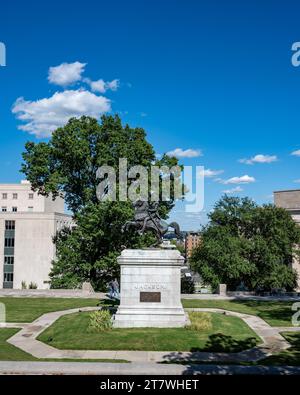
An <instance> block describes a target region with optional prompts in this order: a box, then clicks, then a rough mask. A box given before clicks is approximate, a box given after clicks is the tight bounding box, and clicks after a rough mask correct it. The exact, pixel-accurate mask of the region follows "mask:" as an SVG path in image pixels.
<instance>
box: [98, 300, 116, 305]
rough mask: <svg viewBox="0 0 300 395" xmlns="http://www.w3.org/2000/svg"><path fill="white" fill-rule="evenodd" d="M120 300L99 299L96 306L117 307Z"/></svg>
mask: <svg viewBox="0 0 300 395" xmlns="http://www.w3.org/2000/svg"><path fill="white" fill-rule="evenodd" d="M119 304H120V301H119V300H118V299H100V301H99V303H98V306H103V307H117V306H119Z"/></svg>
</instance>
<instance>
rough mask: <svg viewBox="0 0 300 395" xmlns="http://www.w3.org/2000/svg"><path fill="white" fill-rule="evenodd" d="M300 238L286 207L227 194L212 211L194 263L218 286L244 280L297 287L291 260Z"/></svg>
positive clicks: (231, 285)
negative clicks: (259, 202) (259, 203)
mask: <svg viewBox="0 0 300 395" xmlns="http://www.w3.org/2000/svg"><path fill="white" fill-rule="evenodd" d="M299 243H300V229H299V227H298V226H297V225H296V224H295V222H294V221H293V219H292V218H291V216H290V214H289V213H288V212H287V211H286V210H284V209H282V208H279V207H275V206H274V205H271V204H268V205H263V206H258V205H257V204H256V203H255V202H254V201H252V200H251V199H249V198H238V197H229V196H227V195H225V196H224V197H222V198H221V199H220V201H219V202H217V204H216V205H215V207H214V210H213V211H212V212H211V213H210V215H209V223H208V225H207V226H206V227H204V229H203V232H202V241H201V244H200V246H199V247H198V248H196V249H195V250H194V252H193V254H192V258H191V264H192V268H193V269H194V270H196V271H198V272H199V274H200V275H201V276H202V278H203V280H204V281H205V282H207V283H209V284H211V285H212V286H213V287H214V288H216V287H217V285H218V284H219V283H226V284H227V285H228V287H229V289H232V290H235V289H236V287H238V286H239V285H240V284H241V283H243V284H244V285H245V286H246V287H247V288H248V289H250V290H253V289H256V290H257V289H261V290H270V289H272V288H286V289H293V288H294V287H295V285H296V279H297V275H296V273H295V271H294V270H293V269H292V268H291V263H292V260H293V256H295V255H296V254H297V255H299V251H297V249H296V248H295V246H296V245H297V244H299Z"/></svg>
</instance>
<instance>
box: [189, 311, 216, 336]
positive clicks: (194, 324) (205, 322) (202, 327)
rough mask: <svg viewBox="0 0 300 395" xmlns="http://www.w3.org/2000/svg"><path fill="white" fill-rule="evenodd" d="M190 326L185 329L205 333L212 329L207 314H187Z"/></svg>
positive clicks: (209, 317) (209, 316)
mask: <svg viewBox="0 0 300 395" xmlns="http://www.w3.org/2000/svg"><path fill="white" fill-rule="evenodd" d="M189 317H190V320H191V324H190V325H188V326H187V329H190V330H194V331H207V330H209V329H211V328H212V323H211V315H210V314H209V313H198V312H192V313H189Z"/></svg>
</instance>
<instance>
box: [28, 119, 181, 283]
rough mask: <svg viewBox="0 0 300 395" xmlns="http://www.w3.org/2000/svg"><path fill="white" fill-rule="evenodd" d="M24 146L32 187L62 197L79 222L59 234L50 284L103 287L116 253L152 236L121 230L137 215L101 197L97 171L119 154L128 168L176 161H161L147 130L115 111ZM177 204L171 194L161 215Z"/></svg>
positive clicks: (116, 162) (116, 160)
mask: <svg viewBox="0 0 300 395" xmlns="http://www.w3.org/2000/svg"><path fill="white" fill-rule="evenodd" d="M25 149H26V150H25V152H24V153H23V159H24V162H23V165H22V172H23V173H25V175H26V177H27V179H28V180H29V181H30V182H31V184H32V188H33V189H34V190H36V191H38V192H39V193H40V194H42V195H45V196H49V195H51V196H53V198H55V197H57V196H59V195H60V196H64V198H65V201H66V204H67V206H68V208H69V209H70V210H71V211H72V213H73V215H74V221H75V224H76V226H75V227H73V229H63V230H62V231H61V232H60V233H59V234H58V235H57V236H56V237H55V243H56V248H57V258H56V259H55V261H54V262H53V268H52V271H51V274H50V277H51V280H52V283H51V284H52V287H56V288H57V287H59V288H66V287H69V288H73V287H77V286H80V284H81V283H82V282H83V281H91V283H92V284H93V286H94V287H95V288H96V289H103V288H104V286H105V283H106V282H107V281H108V279H109V278H111V277H113V276H115V275H117V274H118V265H117V262H116V257H117V256H118V255H119V253H120V251H121V249H122V248H123V247H124V246H127V247H136V246H142V245H149V243H151V241H153V240H152V239H151V236H148V235H146V236H139V235H137V234H136V233H134V232H126V233H122V232H121V227H122V224H124V222H125V221H126V220H129V219H132V217H133V209H132V206H131V203H130V202H122V201H99V200H98V197H97V193H96V192H97V186H98V183H99V179H97V174H96V173H97V169H98V168H99V167H100V166H103V165H105V166H106V165H107V166H111V167H113V168H115V169H118V166H119V159H120V158H126V159H127V165H128V169H129V168H130V167H132V166H135V165H142V166H144V167H146V168H147V169H150V166H151V165H152V164H156V165H158V166H164V165H166V166H169V167H171V166H175V165H177V164H178V163H177V159H176V158H171V157H168V156H167V155H164V156H163V157H162V158H161V159H160V160H157V159H156V155H155V152H154V149H153V147H152V145H151V144H150V143H149V142H148V141H147V139H146V133H145V131H144V130H143V129H142V128H131V127H129V126H128V125H126V126H123V125H122V123H121V120H120V118H119V117H118V116H117V115H116V116H103V117H102V119H101V123H98V122H97V120H96V119H93V118H90V117H85V116H84V117H81V118H80V119H77V118H72V119H70V120H69V122H68V123H67V124H66V125H65V126H64V127H61V128H58V129H57V130H55V131H54V132H53V134H52V137H51V139H50V140H49V141H48V142H40V143H33V142H28V143H27V144H26V146H25ZM117 175H118V173H117ZM117 182H118V178H117ZM171 184H172V183H171ZM173 205H174V197H172V195H171V199H170V200H169V201H164V202H161V203H160V206H159V210H160V215H161V216H162V217H163V218H167V216H168V212H169V211H170V210H171V208H172V207H173Z"/></svg>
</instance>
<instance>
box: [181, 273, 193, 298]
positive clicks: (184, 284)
mask: <svg viewBox="0 0 300 395" xmlns="http://www.w3.org/2000/svg"><path fill="white" fill-rule="evenodd" d="M194 292H195V283H194V280H193V278H192V277H186V276H182V277H181V293H182V294H193V293H194Z"/></svg>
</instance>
